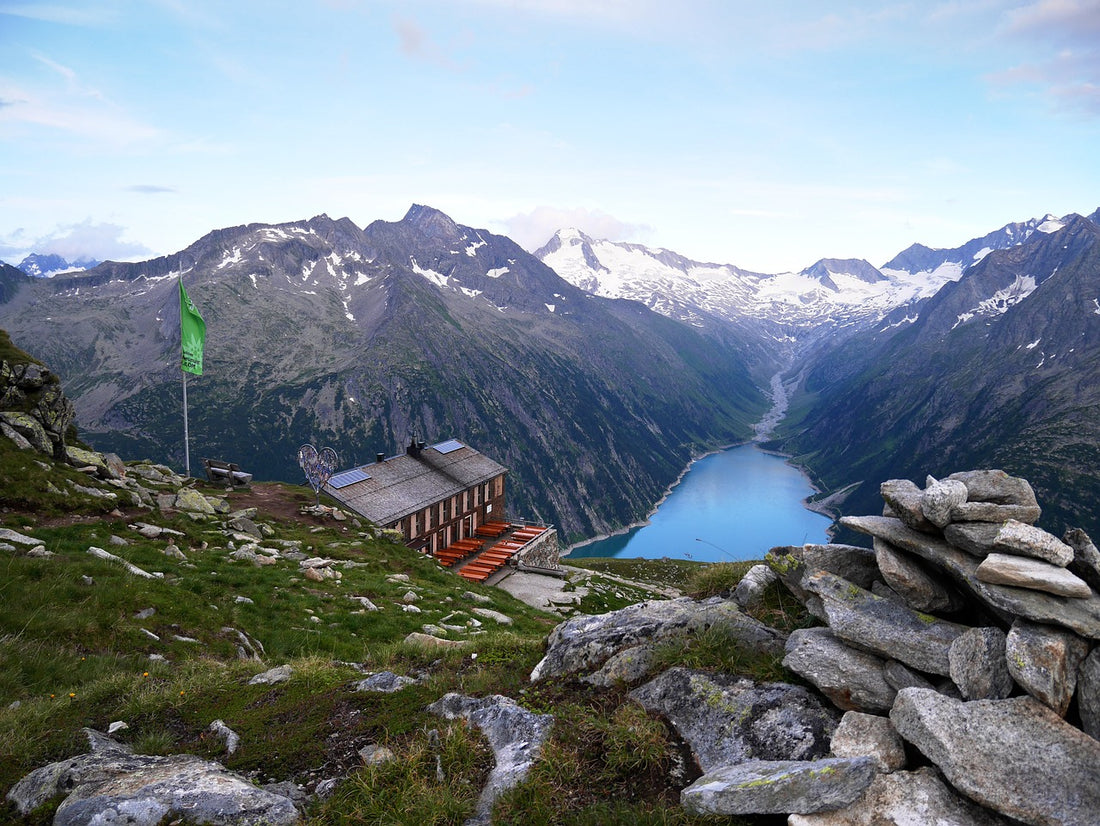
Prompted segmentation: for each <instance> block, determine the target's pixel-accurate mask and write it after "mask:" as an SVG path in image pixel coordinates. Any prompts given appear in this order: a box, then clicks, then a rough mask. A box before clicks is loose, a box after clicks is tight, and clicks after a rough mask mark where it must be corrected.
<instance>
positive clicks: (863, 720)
mask: <svg viewBox="0 0 1100 826" xmlns="http://www.w3.org/2000/svg"><path fill="white" fill-rule="evenodd" d="M831 751H832V755H833V757H861V756H867V757H870V758H872V759H874V761H875V765H876V766H877V767H878V770H879V771H880V772H892V771H897V770H898V769H902V768H904V767H905V744H904V743H903V742H902V740H901V737H900V736H898V733H897V732H896V731H894V727H893V725H891V723H890V721H889V720H888V719H887V718H886V717H880V716H879V715H877V714H864V713H863V712H861V711H849V712H847V713H846V714H845V715H844V716H843V717H841V718H840V723H839V725H837V727H836V730H835V731H834V732H833V739H832V744H831Z"/></svg>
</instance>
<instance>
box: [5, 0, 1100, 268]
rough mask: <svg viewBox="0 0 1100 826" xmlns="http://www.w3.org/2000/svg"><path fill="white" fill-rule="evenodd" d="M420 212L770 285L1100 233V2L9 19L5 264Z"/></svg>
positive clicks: (493, 7) (315, 5) (665, 0)
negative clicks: (1090, 222) (898, 260)
mask: <svg viewBox="0 0 1100 826" xmlns="http://www.w3.org/2000/svg"><path fill="white" fill-rule="evenodd" d="M412 203H421V204H428V205H431V206H434V207H437V208H439V209H441V210H443V211H444V212H446V213H447V214H449V215H450V216H451V217H452V218H454V219H455V220H456V221H458V222H459V223H462V224H467V225H471V226H474V227H478V228H486V229H489V230H491V231H493V232H498V233H502V234H507V235H510V236H511V237H512V238H514V239H515V240H516V241H518V242H519V243H520V244H521V245H523V246H525V247H527V248H528V249H532V250H533V249H535V248H536V247H538V246H539V245H540V244H541V243H543V242H545V241H546V240H547V239H548V238H549V237H550V235H551V234H552V233H553V231H554V230H555V229H557V228H559V227H562V226H577V227H579V228H580V229H582V230H584V231H585V232H587V233H589V234H590V235H593V236H596V237H600V238H609V239H612V240H619V241H633V242H638V243H644V244H647V245H649V246H653V247H665V248H668V249H671V250H675V251H676V252H679V253H681V254H683V255H686V256H688V257H690V258H695V259H697V260H703V261H712V262H716V263H728V264H735V265H737V266H740V267H744V268H746V269H752V270H757V271H761V272H780V271H787V270H796V269H801V268H803V267H806V266H809V265H810V264H812V263H813V262H814V261H816V260H817V259H819V258H823V257H834V258H848V257H861V258H866V259H868V260H869V261H871V263H873V264H875V265H881V264H883V263H884V262H885V261H886V260H888V259H889V258H891V257H892V256H893V255H894V254H896V253H897V252H899V251H901V250H902V249H904V248H905V247H907V246H909V244H911V243H913V242H920V243H923V244H926V245H928V246H932V247H952V246H958V245H959V244H962V243H963V242H965V241H967V240H969V239H970V238H972V237H976V236H979V235H983V234H985V233H986V232H989V231H991V230H993V229H996V228H998V227H1000V226H1002V225H1003V224H1005V223H1008V222H1010V221H1016V220H1025V219H1027V218H1031V217H1039V216H1041V215H1043V214H1045V213H1048V212H1050V213H1054V214H1056V215H1062V214H1065V213H1068V212H1080V213H1084V214H1088V213H1090V212H1092V211H1093V210H1095V209H1096V208H1097V207H1100V0H974V2H966V0H944V2H937V0H915V2H882V3H872V2H814V0H800V1H794V0H766V2H757V3H744V2H738V1H737V0H446V1H445V2H444V1H443V0H438V1H437V2H429V0H407V1H406V2H386V1H385V0H314V1H311V0H298V1H297V2H280V0H263V2H258V1H257V2H253V0H230V2H226V1H225V0H145V2H140V1H138V0H79V2H78V0H43V2H33V0H0V259H3V260H5V261H8V262H12V263H17V262H18V261H19V260H21V259H22V257H23V255H25V254H26V253H27V252H29V251H37V252H59V253H61V254H65V255H67V256H69V257H73V256H75V255H78V254H87V255H92V256H95V257H98V258H112V259H115V260H137V259H143V258H149V257H152V256H154V255H162V254H167V253H171V252H175V251H177V250H179V249H182V248H183V247H185V246H187V245H188V244H190V243H191V242H193V241H195V240H197V239H198V238H199V237H201V236H202V235H204V234H205V233H207V232H209V231H210V230H212V229H217V228H221V227H226V226H233V225H237V224H244V223H251V222H264V223H277V222H282V221H292V220H298V219H302V218H309V217H312V216H313V215H317V214H319V213H322V212H323V213H327V214H328V215H330V216H331V217H333V218H339V217H344V216H346V217H349V218H351V219H352V220H353V221H354V222H355V223H356V224H358V225H359V226H365V225H366V224H368V223H370V222H371V221H373V220H376V219H383V220H389V221H395V220H398V219H399V218H401V216H402V215H404V213H405V211H406V210H407V209H408V207H409V205H410V204H412Z"/></svg>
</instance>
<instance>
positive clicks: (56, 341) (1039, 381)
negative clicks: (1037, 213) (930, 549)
mask: <svg viewBox="0 0 1100 826" xmlns="http://www.w3.org/2000/svg"><path fill="white" fill-rule="evenodd" d="M1098 215H1100V211H1098V212H1097V213H1093V214H1092V215H1091V216H1089V217H1083V216H1065V217H1063V218H1060V219H1057V218H1054V217H1053V216H1046V217H1045V218H1043V219H1034V220H1031V221H1024V222H1020V223H1018V224H1012V225H1008V226H1006V227H1004V228H1002V229H1001V230H997V231H995V232H991V233H989V234H987V235H986V236H983V237H982V238H978V239H973V240H971V241H968V242H966V243H965V244H963V245H961V246H960V247H958V248H955V249H949V250H932V249H928V248H926V247H921V246H920V245H913V246H912V247H910V248H909V249H907V250H905V251H903V252H902V253H900V254H899V255H897V256H895V258H894V259H892V260H891V261H889V262H887V263H886V264H884V265H883V266H882V267H875V266H874V265H872V264H870V263H869V262H866V261H860V260H854V259H843V260H838V259H821V260H820V261H818V262H816V263H815V264H814V265H812V266H810V267H807V268H806V269H805V270H803V271H801V272H799V273H780V274H763V273H753V272H749V271H745V270H741V269H739V268H737V267H735V266H732V265H719V264H708V263H701V262H696V261H692V260H691V259H688V258H686V257H684V256H682V255H679V254H677V253H673V252H670V251H668V250H661V249H658V250H653V249H649V248H646V247H641V246H639V245H633V244H616V243H613V242H608V241H598V240H595V239H591V238H588V237H587V236H585V235H583V233H579V232H577V231H570V230H563V231H561V232H559V233H558V234H557V235H555V237H554V238H552V239H551V241H550V242H549V243H548V244H546V245H545V246H544V247H543V248H541V249H540V250H538V251H537V252H536V253H535V254H533V255H532V254H529V253H527V252H525V251H524V250H523V249H521V248H520V247H519V246H518V245H516V244H515V243H514V242H512V241H511V240H510V239H508V238H506V237H502V236H497V235H493V234H492V233H489V232H487V231H485V230H479V229H475V228H471V227H467V226H462V225H460V224H457V223H456V222H455V221H454V220H452V219H451V218H450V217H449V216H447V215H444V214H443V213H441V212H439V211H438V210H435V209H432V208H431V207H426V206H415V205H414V206H413V207H412V208H411V209H410V210H409V211H408V213H407V214H406V216H405V217H404V218H403V219H402V220H401V221H397V222H385V221H375V222H373V223H372V224H370V225H369V226H368V227H366V228H365V229H360V228H358V227H357V226H356V225H355V224H353V223H352V222H351V221H349V220H347V219H340V220H333V219H330V218H328V217H327V216H324V215H321V216H317V217H315V218H312V219H310V220H308V221H298V222H292V223H289V224H280V225H264V224H250V225H246V226H240V227H230V228H225V229H220V230H216V231H213V232H211V233H209V234H208V235H206V236H204V237H203V238H201V239H199V240H198V241H196V242H195V243H194V244H192V245H191V246H189V247H188V248H187V249H185V250H182V251H180V252H179V253H177V254H175V255H171V256H166V257H163V258H157V259H153V260H150V261H145V262H138V263H114V262H104V263H101V264H99V265H97V266H93V267H92V268H91V269H88V270H86V271H80V272H70V273H62V274H58V275H54V276H53V277H50V278H42V277H31V276H29V275H26V274H24V273H22V272H20V271H18V270H15V269H14V268H12V267H7V266H5V267H3V269H0V328H3V329H7V330H8V331H9V332H10V333H11V335H12V337H13V340H14V341H15V342H16V343H17V344H20V345H25V344H27V343H29V342H33V343H34V344H35V348H34V349H35V350H36V352H38V353H39V354H40V357H41V358H43V360H45V361H46V362H47V363H49V364H51V365H52V366H53V368H54V369H55V370H56V371H57V373H58V374H59V375H61V376H62V377H63V381H64V386H65V391H66V393H67V394H68V395H69V396H70V398H71V399H72V400H73V401H74V403H75V406H76V415H77V421H76V423H77V426H78V428H79V430H80V432H81V434H82V435H83V437H84V438H86V439H87V440H88V442H89V443H90V444H92V445H93V446H95V447H96V448H97V449H101V450H109V451H115V452H118V453H119V454H121V455H127V456H146V457H149V458H152V459H155V460H158V461H164V462H167V463H169V464H173V465H177V466H178V465H182V452H183V450H182V432H181V425H180V417H181V413H180V411H181V406H182V398H181V387H180V373H179V370H178V365H177V362H178V321H177V314H178V309H177V306H178V305H177V304H176V301H177V298H176V289H175V285H176V283H177V281H178V280H179V279H180V278H182V279H183V280H184V282H185V283H186V284H187V288H188V291H189V293H190V295H191V297H192V299H193V300H194V301H195V303H196V305H197V306H198V307H199V308H200V311H201V312H202V313H203V315H204V318H205V320H206V324H207V329H208V338H207V345H206V369H205V373H204V375H202V376H200V377H195V378H194V379H193V381H192V382H191V384H190V387H189V399H190V418H191V434H192V443H191V450H192V453H193V455H195V456H196V457H198V456H208V457H213V458H222V459H229V460H232V461H236V462H238V463H239V464H241V465H242V466H244V467H247V469H248V470H249V471H250V472H253V473H254V474H255V475H256V478H257V479H270V480H284V481H290V482H295V481H298V479H299V476H300V471H299V470H298V468H297V466H296V462H295V455H296V451H297V448H298V446H300V445H301V444H304V443H312V444H315V445H317V446H318V447H321V446H330V447H332V448H333V449H335V450H336V451H337V453H338V455H339V456H340V462H341V466H342V467H354V466H356V465H358V464H361V463H364V462H367V461H370V460H371V459H372V458H373V457H374V456H375V455H376V454H377V453H379V452H383V453H387V454H393V453H395V452H398V451H400V450H401V449H402V446H403V445H404V444H406V443H407V441H408V439H409V438H410V437H418V438H423V439H427V440H429V441H431V440H436V439H445V438H453V437H461V438H463V439H465V440H467V441H468V442H469V443H471V444H472V445H474V446H476V447H477V448H478V449H479V450H481V451H483V452H485V453H487V454H489V455H491V456H493V457H494V458H495V459H497V460H498V461H500V462H501V463H502V464H504V465H505V466H507V467H509V468H510V471H511V473H510V482H509V489H510V491H511V508H512V509H513V511H514V515H515V516H516V517H517V518H526V519H531V520H537V521H541V522H547V523H552V524H554V525H556V526H557V527H558V528H559V530H560V531H561V534H562V536H563V539H564V540H565V541H566V542H567V543H569V542H574V541H580V540H583V539H587V538H591V537H593V536H597V535H600V534H606V533H610V532H613V531H615V530H617V529H620V528H622V527H623V526H626V525H629V524H632V523H636V522H638V521H640V520H642V519H643V518H644V517H645V515H646V514H647V513H648V512H649V511H650V510H651V508H652V506H653V504H654V503H655V502H656V501H657V500H658V499H659V498H660V497H661V496H662V494H663V492H664V491H665V490H667V488H668V487H669V486H670V485H671V484H672V483H673V482H674V481H675V480H676V479H677V478H678V477H679V475H680V474H681V473H682V472H683V469H684V468H685V467H687V465H688V464H689V462H690V461H691V460H692V459H693V458H695V457H698V456H700V455H703V454H705V453H707V452H710V451H712V450H714V449H717V448H720V447H722V446H724V445H728V444H731V443H739V442H745V441H748V440H750V439H753V438H754V437H755V438H756V439H758V440H760V441H763V442H764V444H765V445H766V446H767V447H768V448H770V449H773V450H777V451H780V452H783V453H786V454H788V455H791V456H792V457H793V459H794V461H795V462H796V463H797V464H798V465H799V466H801V467H803V468H804V469H805V470H806V471H807V472H808V473H809V474H810V475H811V477H812V478H813V480H814V482H815V484H816V485H817V486H818V487H819V488H820V489H821V490H822V492H823V495H824V496H829V495H832V494H837V493H838V492H840V491H848V492H850V499H849V501H850V503H851V505H852V506H853V507H867V506H868V505H869V503H870V501H871V500H872V499H873V497H874V496H875V490H874V484H873V483H869V481H868V480H872V479H881V478H892V477H898V478H909V477H911V476H913V474H915V473H917V472H918V469H921V468H924V469H931V470H932V471H933V472H934V473H944V474H946V473H950V472H951V471H952V470H953V469H954V468H955V467H956V466H960V465H965V466H997V467H1003V468H1005V469H1007V470H1009V471H1010V472H1017V473H1020V474H1022V475H1027V476H1028V477H1029V478H1031V479H1033V480H1034V483H1035V484H1036V487H1037V489H1038V490H1040V491H1041V493H1042V494H1043V497H1044V500H1045V501H1048V502H1051V503H1052V504H1051V506H1050V507H1049V509H1048V514H1049V516H1050V518H1051V519H1052V523H1051V524H1052V527H1055V528H1059V529H1060V528H1061V527H1064V526H1067V525H1070V524H1072V525H1074V526H1080V527H1085V528H1086V529H1097V528H1100V525H1097V524H1096V523H1095V522H1093V521H1092V519H1093V517H1092V516H1091V514H1090V513H1089V509H1088V508H1087V507H1086V503H1087V502H1088V501H1089V497H1092V496H1093V495H1094V494H1095V493H1097V491H1096V490H1095V489H1094V483H1093V482H1092V481H1091V476H1090V474H1089V470H1088V469H1089V468H1090V467H1092V466H1094V464H1095V460H1096V458H1098V457H1097V455H1096V453H1097V447H1096V446H1097V444H1100V434H1098V433H1094V432H1093V427H1094V425H1093V422H1095V421H1096V420H1097V418H1098V417H1096V416H1095V415H1093V413H1094V411H1095V409H1096V405H1097V403H1098V400H1096V399H1093V398H1092V391H1091V389H1090V388H1093V387H1096V386H1097V383H1096V382H1095V381H1094V380H1093V371H1094V370H1095V366H1096V364H1097V361H1098V359H1097V358H1096V356H1097V350H1096V348H1097V346H1098V342H1097V333H1096V325H1095V324H1094V323H1093V322H1094V320H1097V319H1100V316H1097V315H1096V314H1095V310H1096V307H1095V302H1094V299H1095V296H1096V295H1098V294H1100V289H1098V288H1097V284H1096V283H1095V282H1096V281H1097V279H1098V278H1100V276H1098V275H1097V263H1096V243H1095V239H1096V235H1097V224H1096V221H1097V216H1098ZM777 389H782V390H784V393H785V395H787V396H789V407H787V408H782V407H775V408H773V409H772V412H771V413H770V414H769V413H768V412H767V411H768V409H769V404H768V399H769V397H771V396H773V395H774V394H775V392H776V390H777ZM762 417H764V418H763V419H762ZM754 423H756V424H754ZM1069 491H1073V492H1072V493H1071V492H1069Z"/></svg>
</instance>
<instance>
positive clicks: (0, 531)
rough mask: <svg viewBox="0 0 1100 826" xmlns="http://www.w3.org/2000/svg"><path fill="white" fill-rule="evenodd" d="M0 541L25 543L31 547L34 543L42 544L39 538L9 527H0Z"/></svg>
mask: <svg viewBox="0 0 1100 826" xmlns="http://www.w3.org/2000/svg"><path fill="white" fill-rule="evenodd" d="M0 542H14V543H15V544H16V545H27V546H29V547H32V548H33V547H34V546H35V545H40V544H42V540H41V539H35V538H34V537H33V536H27V535H26V534H22V533H19V531H13V530H12V529H11V528H0Z"/></svg>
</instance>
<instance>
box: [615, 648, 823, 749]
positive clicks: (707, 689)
mask: <svg viewBox="0 0 1100 826" xmlns="http://www.w3.org/2000/svg"><path fill="white" fill-rule="evenodd" d="M630 696H631V698H632V699H634V700H636V701H637V702H639V703H641V705H642V707H643V708H645V709H646V710H647V711H651V712H656V713H659V714H661V715H662V716H663V717H665V718H666V719H667V720H668V721H669V722H670V723H671V724H672V726H673V728H675V729H676V731H677V733H678V734H679V735H680V737H681V738H682V739H683V740H684V742H686V743H687V744H688V746H689V747H690V748H691V752H692V755H693V756H694V757H695V761H696V762H697V763H698V764H699V767H700V768H701V769H702V770H703V771H710V770H712V769H716V768H718V767H719V766H726V765H731V764H734V763H743V762H745V761H746V760H813V759H815V758H818V757H824V756H826V755H827V754H828V753H829V740H830V737H831V735H832V733H833V729H835V728H836V724H837V721H838V720H839V719H840V715H839V714H838V713H837V712H836V711H835V710H834V709H832V708H830V707H828V706H827V705H824V704H823V703H822V701H821V700H820V699H819V698H818V697H817V695H815V694H812V693H810V692H809V691H808V690H806V689H805V688H802V687H800V686H793V685H787V684H786V683H755V682H753V681H752V680H748V679H745V678H743V677H737V676H731V675H728V674H709V673H707V672H703V671H693V670H691V669H687V668H670V669H668V670H667V671H665V672H664V673H663V674H661V675H660V676H658V677H656V678H655V679H653V680H651V681H650V682H648V683H646V684H645V685H643V686H640V687H638V688H636V689H634V691H632V692H630Z"/></svg>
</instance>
